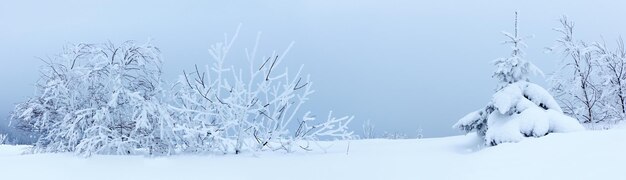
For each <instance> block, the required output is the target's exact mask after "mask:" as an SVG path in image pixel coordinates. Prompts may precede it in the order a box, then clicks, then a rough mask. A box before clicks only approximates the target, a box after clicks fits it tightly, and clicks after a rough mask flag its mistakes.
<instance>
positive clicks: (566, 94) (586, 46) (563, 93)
mask: <svg viewBox="0 0 626 180" xmlns="http://www.w3.org/2000/svg"><path fill="white" fill-rule="evenodd" d="M560 22H561V26H562V27H561V28H557V29H555V30H556V31H557V32H559V33H561V34H562V36H561V37H560V38H559V39H558V40H557V45H556V46H555V47H552V48H549V49H550V50H553V51H554V50H558V51H559V52H561V53H562V54H563V55H564V56H565V57H567V58H565V60H564V61H563V65H562V67H561V68H560V70H559V71H557V72H556V73H555V75H554V76H553V77H552V78H551V83H552V88H551V89H550V90H551V92H553V93H554V94H555V96H556V97H557V99H558V100H559V102H560V103H561V104H563V105H564V107H565V108H564V111H565V113H567V114H571V115H572V116H574V117H576V119H578V120H579V121H580V122H582V123H596V122H601V121H604V120H606V119H608V118H610V113H608V111H610V110H611V109H610V108H611V107H610V106H607V104H605V101H604V100H603V98H605V97H607V95H608V94H609V92H610V91H607V90H609V89H605V88H603V87H602V86H603V83H602V82H603V81H604V80H603V79H604V78H601V75H600V74H602V73H603V72H602V68H605V70H607V71H609V73H610V76H614V77H617V79H614V80H617V81H615V82H613V83H622V81H621V80H618V79H621V76H622V75H621V74H620V71H621V70H619V68H620V67H618V66H619V63H620V62H608V61H613V60H614V59H612V58H611V57H610V56H611V55H608V53H607V52H606V51H605V49H604V47H601V46H599V44H596V45H594V43H586V42H583V41H578V40H576V39H574V36H573V32H574V23H573V22H571V21H568V19H567V17H563V18H561V20H560ZM598 47H600V49H597V48H598ZM601 58H604V59H605V60H606V61H607V63H606V64H607V65H609V64H610V65H609V66H606V67H602V64H604V62H602V61H601V60H600V59H601ZM607 58H608V59H607ZM610 71H614V72H610ZM612 73H618V74H612ZM570 74H573V76H571V75H570ZM611 78H613V77H609V79H611ZM618 86H619V85H618ZM614 87H616V86H614ZM610 89H612V90H613V91H614V92H612V93H616V94H620V93H619V92H615V88H610ZM616 91H620V90H619V88H618V89H617V90H616ZM620 108H621V107H620Z"/></svg>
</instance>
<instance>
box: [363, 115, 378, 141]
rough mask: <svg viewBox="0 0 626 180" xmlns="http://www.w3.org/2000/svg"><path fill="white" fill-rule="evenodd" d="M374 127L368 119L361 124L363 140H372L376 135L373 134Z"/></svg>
mask: <svg viewBox="0 0 626 180" xmlns="http://www.w3.org/2000/svg"><path fill="white" fill-rule="evenodd" d="M375 128H376V127H375V126H374V124H372V122H371V121H370V120H369V119H368V120H367V121H365V122H364V123H363V139H374V138H376V135H375V134H374V129H375Z"/></svg>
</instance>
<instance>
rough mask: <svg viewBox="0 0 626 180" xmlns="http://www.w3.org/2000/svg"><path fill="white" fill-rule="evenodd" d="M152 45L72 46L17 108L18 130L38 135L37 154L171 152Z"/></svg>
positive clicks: (172, 142) (48, 67)
mask: <svg viewBox="0 0 626 180" xmlns="http://www.w3.org/2000/svg"><path fill="white" fill-rule="evenodd" d="M161 84H162V80H161V57H160V52H159V50H158V49H157V48H156V47H155V46H153V45H151V44H149V43H148V44H143V45H139V44H136V43H134V42H125V43H123V44H122V45H120V46H114V45H113V44H78V45H70V46H67V47H66V48H65V49H64V52H63V53H62V54H61V55H60V56H59V57H58V58H57V59H53V60H50V61H47V65H46V66H45V67H44V68H42V75H41V80H40V83H39V84H38V85H37V94H36V95H35V97H32V98H30V99H28V100H27V101H26V102H23V103H20V104H18V105H17V106H16V108H15V110H14V111H13V113H12V119H13V121H16V122H14V123H15V124H17V127H20V128H21V129H24V130H28V131H32V132H37V133H39V135H40V137H39V139H38V141H37V142H36V144H35V146H34V148H33V150H34V151H35V152H76V153H80V154H83V155H91V154H134V153H136V152H137V150H147V151H148V152H149V153H151V154H169V153H172V152H173V150H174V146H175V145H176V143H175V142H176V137H175V136H174V135H175V134H174V133H173V131H172V127H173V125H174V120H173V119H172V118H171V116H170V112H169V110H168V109H167V106H166V105H165V102H164V97H163V95H164V94H163V90H162V89H161Z"/></svg>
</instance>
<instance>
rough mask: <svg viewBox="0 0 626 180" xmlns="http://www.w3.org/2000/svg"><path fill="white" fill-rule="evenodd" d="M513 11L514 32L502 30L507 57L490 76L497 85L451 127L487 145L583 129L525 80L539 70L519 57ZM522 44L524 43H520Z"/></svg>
mask: <svg viewBox="0 0 626 180" xmlns="http://www.w3.org/2000/svg"><path fill="white" fill-rule="evenodd" d="M517 32H518V27H517V13H515V33H514V34H513V35H511V34H508V33H505V35H506V36H507V37H508V38H509V39H510V41H507V43H511V44H513V47H512V48H513V53H512V57H510V58H502V59H498V60H496V61H495V63H494V64H495V65H496V71H495V73H494V76H493V77H494V78H496V79H497V80H498V83H499V86H498V89H497V91H496V93H495V94H494V95H493V97H492V99H491V101H490V102H489V103H488V104H487V106H485V107H484V108H481V109H479V110H477V111H474V112H471V113H469V114H467V115H466V116H464V117H463V118H461V119H460V120H459V121H458V122H457V123H456V124H455V125H454V126H453V127H454V128H457V129H461V130H463V131H466V132H468V133H469V132H474V131H475V132H477V134H478V135H479V136H481V137H483V138H484V140H485V143H486V144H487V145H497V144H500V143H505V142H518V141H521V140H522V139H523V138H525V137H541V136H545V135H546V134H548V133H552V132H569V131H577V130H581V129H583V127H582V126H581V125H580V124H579V123H578V122H577V121H576V120H575V119H573V118H570V117H568V116H566V115H564V114H563V111H562V110H561V107H560V106H559V105H558V104H557V103H556V101H555V100H554V98H553V97H552V96H551V95H550V94H549V93H548V91H547V90H545V89H543V88H542V87H541V86H539V85H536V84H533V83H530V82H528V79H529V78H528V76H529V75H531V74H533V73H541V71H540V70H539V69H538V68H537V67H535V66H534V65H533V64H532V63H530V62H529V61H526V60H524V59H523V53H522V51H521V49H520V45H524V44H523V42H522V39H523V38H520V37H519V36H518V33H517ZM524 46H525V45H524Z"/></svg>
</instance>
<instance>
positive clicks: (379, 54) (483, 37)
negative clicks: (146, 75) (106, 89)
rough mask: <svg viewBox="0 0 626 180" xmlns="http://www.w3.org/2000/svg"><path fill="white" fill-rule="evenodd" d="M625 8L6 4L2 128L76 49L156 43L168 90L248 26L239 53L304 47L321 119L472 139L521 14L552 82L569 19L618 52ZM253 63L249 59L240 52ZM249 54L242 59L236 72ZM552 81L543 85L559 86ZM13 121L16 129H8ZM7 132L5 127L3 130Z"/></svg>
mask: <svg viewBox="0 0 626 180" xmlns="http://www.w3.org/2000/svg"><path fill="white" fill-rule="evenodd" d="M624 7H626V3H625V1H613V0H596V1H584V2H583V1H573V0H558V1H541V0H538V1H521V0H518V1H502V0H498V1H496V0H493V1H491V0H479V1H467V0H457V1H452V0H431V1H428V0H424V1H415V0H379V1H375V0H305V1H296V0H264V1H242V0H231V1H223V2H217V1H200V0H198V1H186V0H176V1H149V0H146V1H125V0H119V1H111V0H102V1H83V0H81V1H78V0H76V1H59V2H53V1H31V0H20V1H4V2H2V3H0V61H1V62H2V63H0V87H1V88H2V89H1V93H0V117H7V116H8V113H9V112H10V111H11V109H12V107H13V105H14V104H15V103H17V102H20V101H23V100H24V99H26V98H27V97H29V96H32V95H33V94H34V92H35V91H34V84H35V83H36V81H37V79H38V76H39V73H38V68H39V67H40V66H41V65H42V62H40V61H39V60H38V59H37V58H36V57H46V56H53V55H55V54H57V53H59V52H60V50H61V48H62V47H63V45H65V44H67V43H79V42H87V43H99V42H107V41H112V42H117V43H119V42H122V41H125V40H136V41H140V42H145V41H146V40H148V39H153V43H154V44H155V45H157V46H159V47H160V48H161V50H162V51H163V56H164V58H165V64H164V66H165V73H166V74H165V79H167V80H169V81H174V80H175V79H176V77H177V76H178V75H179V74H180V73H181V72H182V70H183V69H190V68H192V67H193V65H194V64H200V65H204V64H208V63H210V59H209V54H208V51H207V49H208V47H209V45H210V44H212V43H215V42H217V41H219V40H221V39H223V35H224V33H232V32H234V31H235V29H236V28H237V26H238V24H240V23H241V24H243V26H242V29H241V32H240V36H239V37H240V38H239V40H238V41H237V42H236V44H235V48H237V49H243V48H246V47H251V46H252V43H253V42H254V38H255V36H256V34H257V32H258V31H261V32H263V36H262V38H261V46H262V49H261V50H262V51H261V53H265V54H269V53H271V51H273V50H278V51H280V50H283V49H285V48H286V47H287V46H288V45H289V43H291V42H292V41H295V46H294V47H293V48H292V50H291V51H290V53H289V54H288V56H287V57H286V61H287V63H286V64H285V65H286V66H289V67H298V66H299V64H305V71H306V72H307V73H310V74H311V76H312V79H313V81H314V82H315V85H314V86H315V87H314V89H316V91H317V92H316V93H315V94H314V95H313V96H312V99H311V101H310V102H309V103H308V105H307V107H308V108H309V109H311V111H313V112H314V113H316V114H319V115H325V114H326V113H327V112H328V111H329V110H333V111H334V113H335V114H336V115H350V114H353V115H355V116H356V120H355V121H354V122H353V124H352V128H353V129H354V130H355V131H356V132H357V133H359V134H360V133H361V125H362V122H363V121H365V120H368V119H369V120H371V121H372V123H373V124H375V125H376V131H377V132H378V133H379V134H380V133H382V132H384V131H388V132H396V131H397V132H402V133H406V134H408V135H409V136H415V131H416V129H417V128H419V127H421V128H423V129H424V130H423V133H424V135H425V136H427V137H438V136H447V135H454V134H460V132H458V131H456V130H453V129H451V125H452V124H454V123H455V122H456V121H457V120H458V119H459V118H461V117H462V116H464V115H465V114H466V113H468V112H470V111H474V110H476V109H479V108H481V107H482V106H484V105H485V104H486V103H487V102H488V101H489V99H490V97H491V95H492V93H493V90H494V88H495V80H493V79H491V73H492V70H493V66H492V65H491V64H490V62H491V61H492V60H494V59H496V58H499V57H506V56H508V55H509V54H510V48H509V47H508V46H505V45H502V44H501V42H502V41H503V40H505V39H504V36H502V34H501V31H512V28H513V17H514V14H513V13H514V11H516V10H517V11H519V12H520V30H521V33H522V34H526V35H534V38H533V39H530V40H528V41H527V44H528V45H529V48H528V49H526V53H527V59H530V60H531V61H533V62H534V63H535V64H536V65H538V66H539V67H540V68H541V69H543V71H544V72H546V73H550V72H552V71H554V70H555V67H556V66H555V65H556V64H557V63H558V61H559V60H560V59H561V57H560V56H558V55H555V54H549V53H545V52H544V51H545V50H544V48H545V47H548V46H551V45H553V42H554V39H556V38H557V37H558V34H557V33H556V32H554V31H552V30H551V29H552V28H553V27H556V26H557V25H558V21H557V20H558V18H559V17H560V16H561V15H564V14H566V15H568V16H569V17H570V19H572V20H574V21H575V22H576V29H575V36H577V37H579V38H580V39H584V40H601V38H604V39H606V40H607V41H608V42H609V43H613V40H614V39H615V38H617V37H619V35H621V34H622V32H626V23H625V22H624V20H623V18H624V17H626V11H624ZM234 52H241V51H234ZM243 57H244V54H242V53H239V54H233V55H232V56H231V58H232V60H233V61H234V62H233V63H234V64H236V63H237V62H238V61H241V60H242V59H243ZM543 79H544V78H542V77H534V78H533V79H532V80H533V81H535V82H538V83H540V84H541V85H544V86H546V87H547V86H548V84H546V83H545V82H544V80H543ZM2 119H4V118H2ZM0 121H2V120H0Z"/></svg>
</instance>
